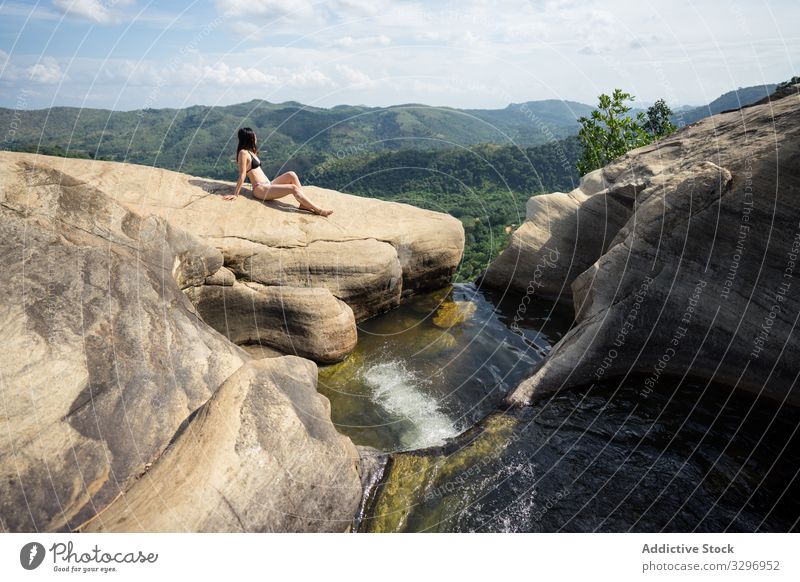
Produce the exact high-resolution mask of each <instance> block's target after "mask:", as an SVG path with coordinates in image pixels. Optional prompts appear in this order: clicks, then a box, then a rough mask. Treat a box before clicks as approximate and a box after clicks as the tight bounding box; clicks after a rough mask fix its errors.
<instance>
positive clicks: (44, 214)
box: [0, 154, 362, 532]
mask: <svg viewBox="0 0 800 582" xmlns="http://www.w3.org/2000/svg"><path fill="white" fill-rule="evenodd" d="M39 159H40V158H37V157H35V156H18V155H11V154H3V155H0V257H2V264H3V277H2V278H0V293H2V296H3V309H1V310H0V327H2V330H3V340H2V348H3V349H2V350H0V394H1V395H2V400H3V406H2V408H0V435H1V436H0V481H2V484H3V486H2V487H0V531H13V532H33V531H37V532H45V531H71V530H76V529H83V530H87V531H88V530H91V531H101V530H102V531H242V530H244V531H309V530H313V531H343V530H345V529H346V528H347V527H348V526H349V524H350V523H351V522H352V520H353V518H354V516H355V515H356V513H357V511H358V507H359V502H360V499H361V487H362V485H361V479H360V476H359V469H358V467H359V458H358V453H357V451H356V449H355V447H354V446H353V444H352V443H351V442H350V440H349V439H348V438H346V437H344V436H342V435H339V434H338V433H337V432H336V431H335V429H334V426H333V424H332V423H331V421H330V410H329V403H328V401H327V399H326V398H324V397H323V396H321V395H320V394H318V393H317V392H316V377H317V370H316V365H315V364H314V363H313V362H311V361H309V360H306V359H301V358H298V357H295V356H279V357H275V358H271V357H265V358H262V359H254V358H253V357H251V356H250V355H249V354H248V352H246V351H245V350H244V349H243V348H241V347H239V346H236V345H235V344H233V343H231V342H230V341H229V340H228V339H227V338H225V337H224V336H223V335H222V334H220V333H219V332H217V331H216V330H214V329H213V328H211V327H210V326H208V325H207V324H206V323H204V322H203V321H202V320H201V319H200V318H199V317H198V315H197V312H196V309H195V307H194V306H193V304H192V303H191V302H190V301H189V299H188V298H187V296H186V294H184V293H183V292H182V288H183V289H192V288H194V287H196V286H198V285H204V284H205V282H206V281H208V280H209V278H211V280H212V281H213V282H215V283H216V282H222V283H224V281H225V273H224V271H223V272H222V273H220V270H221V265H222V263H223V255H222V253H221V252H220V251H219V250H218V249H216V248H214V247H213V246H211V245H209V244H207V243H206V242H204V241H203V240H202V239H201V238H199V237H197V236H195V235H192V234H189V233H187V232H185V231H182V230H180V229H178V228H176V227H175V226H174V225H173V224H172V223H171V222H169V221H167V220H165V219H164V218H161V217H158V216H153V215H148V216H141V215H138V214H136V213H135V212H132V211H130V210H129V209H127V208H125V207H124V206H123V205H121V204H119V203H118V202H116V201H115V200H113V199H112V198H110V197H108V196H106V195H105V194H104V192H102V191H101V190H99V189H97V188H95V187H93V186H91V185H89V184H88V183H87V182H86V181H84V180H82V179H77V178H74V177H72V176H71V174H64V173H62V172H60V171H58V170H56V169H54V168H53V167H51V166H50V165H48V164H39V163H36V162H35V161H32V160H39ZM51 161H52V160H51ZM64 163H65V164H66V165H68V163H69V160H68V161H66V162H64ZM215 277H216V279H215ZM304 291H313V289H304ZM348 309H349V308H348ZM264 355H272V354H264Z"/></svg>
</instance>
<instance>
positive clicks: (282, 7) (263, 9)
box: [215, 0, 316, 18]
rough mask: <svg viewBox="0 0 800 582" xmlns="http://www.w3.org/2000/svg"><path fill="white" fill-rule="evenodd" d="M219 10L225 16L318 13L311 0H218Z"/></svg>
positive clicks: (275, 15) (275, 16)
mask: <svg viewBox="0 0 800 582" xmlns="http://www.w3.org/2000/svg"><path fill="white" fill-rule="evenodd" d="M215 4H216V6H217V10H218V11H219V12H220V13H222V14H224V15H225V16H231V17H235V16H245V17H253V16H263V17H269V18H280V17H282V16H293V17H297V18H307V17H310V16H312V15H314V14H315V13H316V10H315V6H314V3H313V2H312V1H311V0H290V1H287V0H216V2H215Z"/></svg>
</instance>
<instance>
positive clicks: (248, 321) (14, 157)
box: [0, 152, 464, 362]
mask: <svg viewBox="0 0 800 582" xmlns="http://www.w3.org/2000/svg"><path fill="white" fill-rule="evenodd" d="M0 157H2V158H3V159H7V160H9V161H23V160H26V161H28V162H31V163H36V164H37V165H39V166H40V167H47V168H52V169H54V170H58V171H62V172H64V173H66V174H69V175H73V176H80V179H81V180H82V181H83V182H84V183H86V184H87V185H91V186H94V187H97V188H98V189H100V190H102V191H103V192H105V193H106V194H108V195H109V196H112V197H113V198H115V199H116V200H118V201H119V202H122V203H123V204H124V205H126V206H127V207H129V208H131V209H132V210H134V211H136V212H139V213H142V214H153V215H156V216H160V217H163V218H164V219H166V220H167V221H168V222H169V223H170V224H172V225H173V226H175V227H177V228H179V229H181V230H185V231H187V232H190V233H192V234H194V235H196V236H198V237H200V238H201V239H203V240H204V241H206V242H207V243H209V244H211V245H212V246H214V247H215V248H217V249H218V250H219V251H220V252H221V253H222V255H223V257H224V264H225V267H226V269H227V270H228V271H229V272H230V274H232V275H233V276H234V277H235V279H236V280H237V281H238V282H241V283H247V284H248V285H249V288H247V289H245V288H243V287H242V286H241V285H221V287H222V288H219V287H220V285H217V288H214V289H210V290H207V289H204V290H195V291H194V292H192V293H190V297H191V298H192V300H201V301H200V302H199V303H198V312H199V313H200V315H201V316H202V317H203V318H204V319H206V320H208V321H209V323H210V324H211V325H213V326H214V327H215V328H216V329H217V330H219V331H220V332H221V333H223V334H225V335H226V336H228V337H229V338H230V339H231V340H233V341H235V342H242V341H245V340H243V339H242V338H246V341H248V342H252V343H262V344H264V345H268V346H271V347H274V348H276V349H279V350H282V351H284V352H285V353H290V354H296V355H301V356H305V357H308V358H312V359H314V360H316V361H318V362H330V361H335V360H337V359H342V358H343V357H344V356H345V355H346V354H347V353H348V352H349V351H351V350H352V349H353V346H354V345H355V344H354V339H353V338H354V337H355V334H356V324H357V323H358V322H360V321H363V320H365V319H367V318H369V317H372V316H374V315H376V314H379V313H382V312H384V311H387V310H389V309H391V308H393V307H396V306H397V305H399V304H400V302H401V301H402V300H403V299H404V298H406V297H408V296H410V295H412V294H414V293H417V292H420V291H425V290H431V289H437V288H440V287H443V286H445V285H447V284H449V283H450V280H451V279H452V276H453V274H454V273H455V271H456V268H457V267H458V264H459V262H460V261H461V256H462V253H463V249H464V229H463V226H462V224H461V221H459V220H457V219H455V218H453V217H451V216H448V215H447V214H442V213H439V212H432V211H428V210H423V209H420V208H417V207H414V206H410V205H407V204H400V203H396V202H386V201H382V200H377V199H373V198H363V197H359V196H352V195H349V194H343V193H340V192H336V191H333V190H326V189H323V188H316V187H306V188H305V191H306V193H307V194H308V195H309V196H310V197H311V198H312V199H313V200H314V201H315V202H316V203H317V204H319V205H320V206H324V207H329V208H332V209H334V213H333V214H332V215H331V216H329V217H327V218H322V217H319V216H314V215H312V214H310V213H308V212H306V211H301V210H299V209H298V206H297V202H296V201H295V200H294V198H292V197H291V196H289V197H285V198H282V199H279V200H272V201H268V202H262V201H259V200H257V199H255V198H253V197H252V195H251V194H250V192H249V191H248V190H247V189H245V190H243V194H244V195H243V196H241V197H240V198H239V199H237V200H234V201H225V200H223V195H224V194H228V193H231V192H232V191H233V187H234V184H233V183H230V182H221V181H213V180H204V179H200V178H194V177H192V176H188V175H186V174H181V173H179V172H172V171H168V170H162V169H158V168H151V167H147V166H138V165H133V164H121V163H116V162H104V161H95V160H75V159H67V160H65V159H62V158H57V157H50V156H36V155H33V154H21V153H9V152H0ZM212 285H214V282H213V281H212ZM276 287H283V288H285V289H283V290H281V292H279V291H278V290H276V289H275V288H276ZM309 289H313V290H314V293H312V294H309V293H305V292H303V291H304V290H305V291H308V290H309ZM262 291H264V293H261V292H262ZM254 293H261V297H259V298H258V299H257V301H256V303H255V304H254V305H252V306H251V308H250V310H247V309H238V308H237V309H235V310H234V311H235V312H234V313H229V314H227V316H223V317H219V313H223V314H224V313H225V312H226V311H227V309H228V304H229V303H232V304H234V305H239V306H241V305H243V303H242V302H243V300H245V299H247V298H248V297H250V296H253V294H254ZM314 294H316V295H314ZM312 295H314V296H319V297H320V298H323V299H322V300H321V301H320V302H319V303H318V304H316V306H313V305H312V303H311V302H309V297H311V296H312ZM342 304H346V305H342ZM309 308H311V310H310V311H309ZM256 309H257V310H261V312H254V310H256ZM346 311H351V312H352V314H351V316H350V317H349V318H348V317H346V316H345V315H343V313H344V312H346ZM283 312H286V313H285V315H284V317H285V318H286V319H287V320H288V318H289V317H291V316H293V314H304V316H303V317H298V318H297V319H296V320H295V322H294V323H293V324H292V325H289V326H281V327H278V328H275V329H266V330H265V328H262V327H260V326H256V325H255V323H257V322H258V321H259V320H260V319H261V318H266V319H267V320H270V321H271V320H272V318H273V317H274V314H276V313H283ZM331 326H332V327H331ZM265 331H266V333H264V332H265ZM321 336H323V337H321ZM334 338H340V339H339V340H334ZM333 341H340V342H341V343H339V345H338V346H337V345H333V344H332V343H331V342H333Z"/></svg>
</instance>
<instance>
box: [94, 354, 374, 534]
mask: <svg viewBox="0 0 800 582" xmlns="http://www.w3.org/2000/svg"><path fill="white" fill-rule="evenodd" d="M316 383H317V366H316V365H315V364H314V363H313V362H311V361H310V360H306V359H302V358H298V357H295V356H283V357H279V358H264V359H259V360H253V361H251V362H248V363H246V364H245V365H244V366H242V367H241V368H239V370H237V371H236V372H235V373H234V374H233V375H232V376H231V377H230V378H228V379H227V380H226V381H225V383H224V384H223V385H222V386H221V387H220V388H219V390H217V392H216V393H215V394H214V396H212V397H211V400H209V401H208V402H207V403H206V404H204V405H203V406H202V408H200V410H198V411H197V413H196V414H194V415H193V416H192V418H191V419H190V420H189V421H188V422H187V423H186V426H185V427H182V429H181V431H180V432H179V434H178V436H177V437H176V438H175V440H174V442H173V443H172V444H171V445H170V446H169V448H167V450H166V452H165V453H164V455H163V456H162V457H161V458H160V459H159V460H158V461H157V462H156V463H155V464H154V465H153V467H152V469H150V470H149V471H148V472H147V473H146V474H145V475H143V476H142V477H141V478H140V479H139V480H137V481H136V483H134V485H133V486H132V487H131V488H130V490H128V491H127V492H126V493H125V495H124V497H122V498H120V499H119V500H118V501H117V502H116V503H113V504H112V505H111V506H110V507H109V508H108V509H106V510H105V511H103V512H102V513H100V514H99V515H97V517H95V519H94V520H92V521H91V522H90V523H88V524H86V526H85V527H83V528H81V531H87V532H110V531H113V532H118V531H145V532H148V531H150V532H152V531H157V532H232V531H234V532H235V531H238V532H287V531H291V532H323V531H324V532H341V531H345V530H347V529H348V528H349V527H350V526H351V524H352V523H353V519H354V516H355V515H356V513H357V510H358V507H359V503H360V501H361V492H362V483H361V480H360V478H359V472H358V465H359V456H358V452H357V451H356V448H355V446H353V443H352V442H350V439H349V438H347V437H345V436H343V435H340V434H339V433H337V432H336V429H335V428H334V427H333V425H332V424H331V422H330V404H329V402H328V400H327V398H325V397H324V396H322V395H320V394H317V392H316V390H315V386H316Z"/></svg>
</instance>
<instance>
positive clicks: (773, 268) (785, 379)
mask: <svg viewBox="0 0 800 582" xmlns="http://www.w3.org/2000/svg"><path fill="white" fill-rule="evenodd" d="M528 218H529V220H528V221H527V222H526V223H525V224H524V225H522V226H521V227H520V229H519V230H518V231H517V233H516V234H515V235H514V240H513V242H512V245H511V246H510V247H509V249H508V250H507V251H506V252H505V253H504V254H503V256H501V257H500V258H499V259H498V260H497V261H496V262H495V263H494V264H492V265H491V266H490V268H489V269H488V270H487V272H486V273H485V275H484V277H483V283H484V284H487V285H490V286H492V287H499V288H503V289H505V288H516V289H517V290H520V291H523V292H529V293H530V292H533V293H540V294H544V295H553V296H560V297H561V298H562V299H563V298H565V297H566V298H568V299H570V298H571V299H572V301H573V303H574V306H575V311H576V322H575V325H574V327H573V329H572V330H570V332H569V333H568V334H567V335H566V336H565V337H564V338H563V339H562V340H561V341H560V342H559V343H558V344H557V345H556V346H555V348H554V349H553V351H552V353H551V354H550V356H549V358H548V359H547V360H546V361H545V362H544V364H543V366H542V367H541V368H539V369H538V370H537V371H536V373H535V374H534V375H533V376H532V377H531V378H529V379H527V380H525V381H523V382H522V383H521V384H520V385H519V386H518V387H517V389H516V390H515V391H514V392H513V393H512V394H511V396H510V398H509V400H510V401H511V402H512V403H521V404H524V403H530V402H531V401H532V399H534V398H537V397H541V396H546V395H548V394H552V393H553V392H556V391H558V390H562V389H567V388H570V387H573V386H580V385H589V384H592V383H594V382H597V381H603V380H614V381H618V380H623V379H625V378H629V379H631V380H630V381H635V382H638V383H639V384H640V385H641V394H642V396H643V397H646V396H647V394H648V392H649V391H651V390H667V389H670V387H671V381H670V380H667V379H666V378H667V377H670V376H671V377H674V378H681V377H684V376H685V375H688V376H689V377H691V378H694V379H702V380H713V381H715V382H718V383H721V384H724V385H728V386H731V387H736V388H741V389H745V390H748V391H751V392H753V393H756V394H759V395H764V396H768V397H771V398H775V399H778V400H781V401H786V402H788V403H792V404H800V389H798V388H797V387H796V382H797V378H798V374H800V341H798V339H797V338H798V334H797V330H796V329H795V326H796V323H797V317H798V313H800V280H799V279H798V277H799V276H800V263H798V259H800V96H798V86H794V87H793V88H792V90H790V91H784V92H783V93H782V94H780V95H775V96H774V97H773V98H772V100H771V101H769V102H767V103H763V104H757V105H755V106H750V107H746V108H743V109H741V110H739V111H734V112H727V113H723V114H720V115H716V116H714V117H710V118H708V119H705V120H702V121H700V122H698V123H695V124H693V125H690V126H688V127H686V128H683V129H682V130H680V131H678V132H677V133H675V134H674V135H672V136H670V137H669V138H667V139H665V140H663V141H661V142H659V143H657V144H653V145H650V146H647V147H644V148H640V149H638V150H634V151H632V152H629V153H628V154H627V155H626V156H624V157H622V158H620V159H619V160H617V161H615V162H614V163H612V164H610V165H608V166H606V167H605V168H603V169H601V170H598V171H596V172H593V173H591V174H589V175H588V176H586V177H585V178H584V180H583V182H582V184H581V186H580V188H578V189H577V190H575V191H574V192H571V193H570V194H561V193H556V194H551V195H548V196H536V197H534V198H532V199H531V201H530V203H529V209H528ZM531 281H533V284H531Z"/></svg>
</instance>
